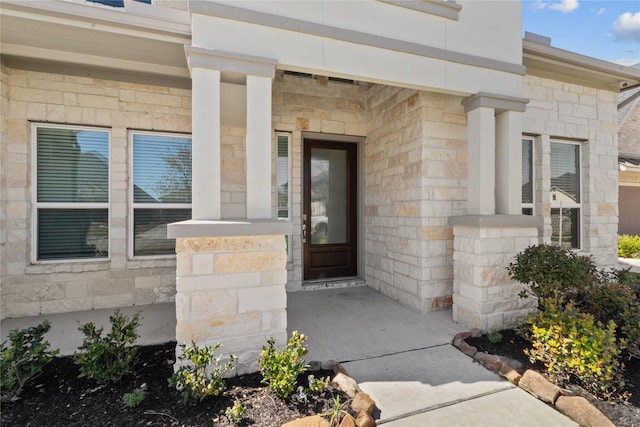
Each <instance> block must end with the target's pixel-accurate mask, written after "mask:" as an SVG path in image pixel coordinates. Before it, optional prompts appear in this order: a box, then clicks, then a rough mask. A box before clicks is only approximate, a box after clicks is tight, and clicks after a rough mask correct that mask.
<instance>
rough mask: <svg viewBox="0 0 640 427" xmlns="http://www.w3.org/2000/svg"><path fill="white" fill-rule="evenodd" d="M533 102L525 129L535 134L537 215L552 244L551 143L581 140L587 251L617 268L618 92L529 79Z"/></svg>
mask: <svg viewBox="0 0 640 427" xmlns="http://www.w3.org/2000/svg"><path fill="white" fill-rule="evenodd" d="M524 97H525V98H529V99H530V102H529V104H528V105H527V110H526V112H525V113H524V115H523V120H522V131H523V133H525V134H529V135H533V136H534V147H535V148H534V153H535V154H534V155H535V159H536V164H535V177H536V178H535V183H536V189H535V206H534V210H535V215H543V216H544V233H543V239H544V241H545V242H547V243H548V242H550V240H551V217H550V214H551V204H550V202H549V200H550V197H549V192H550V178H549V176H550V157H549V155H550V142H551V139H553V140H566V141H570V142H575V141H579V143H580V145H581V147H582V149H581V152H582V159H581V169H582V182H581V189H582V191H581V194H582V227H581V228H582V248H581V250H582V252H584V253H587V254H591V255H593V256H594V260H595V261H596V262H597V263H598V264H599V265H601V266H603V267H607V266H614V265H617V231H618V168H617V164H618V147H617V137H616V132H617V124H616V113H617V104H616V94H615V93H614V92H612V91H608V90H602V89H595V88H591V87H586V86H581V85H576V84H571V83H564V82H561V81H557V80H550V79H547V78H542V77H536V76H530V75H527V76H525V78H524Z"/></svg>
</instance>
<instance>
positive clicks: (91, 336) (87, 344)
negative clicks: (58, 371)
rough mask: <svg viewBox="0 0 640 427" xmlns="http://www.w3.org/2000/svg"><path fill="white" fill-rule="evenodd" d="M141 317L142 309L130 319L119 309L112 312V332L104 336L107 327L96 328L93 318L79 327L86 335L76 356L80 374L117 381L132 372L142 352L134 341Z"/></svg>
mask: <svg viewBox="0 0 640 427" xmlns="http://www.w3.org/2000/svg"><path fill="white" fill-rule="evenodd" d="M140 320H141V315H140V313H139V312H138V313H136V314H135V315H134V316H133V318H132V319H131V320H129V318H128V317H126V316H124V315H122V314H120V310H116V312H115V313H114V314H112V315H111V316H109V322H110V323H111V332H109V333H108V334H107V335H106V336H104V337H103V336H102V332H103V330H104V328H96V326H95V325H94V323H93V322H88V323H85V324H84V325H81V326H80V327H78V330H79V331H80V332H82V333H83V334H84V339H83V341H82V345H81V346H80V348H79V350H80V351H77V352H75V353H74V355H73V359H74V361H75V363H76V364H77V365H79V366H80V376H81V377H87V378H90V379H94V380H97V381H98V382H116V381H119V380H120V379H121V378H122V377H123V376H124V375H126V374H128V373H129V372H131V370H132V369H133V365H134V363H135V356H136V354H137V353H138V349H137V348H136V347H132V345H133V343H135V341H136V339H138V336H139V335H138V332H137V330H138V326H139V325H140Z"/></svg>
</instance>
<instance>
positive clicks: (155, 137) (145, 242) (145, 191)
mask: <svg viewBox="0 0 640 427" xmlns="http://www.w3.org/2000/svg"><path fill="white" fill-rule="evenodd" d="M131 147H132V148H131V150H132V154H131V159H132V174H131V175H132V185H131V191H132V206H133V214H132V215H131V218H132V224H131V225H132V226H131V227H130V228H131V230H132V233H133V235H132V238H131V242H132V245H131V246H132V250H131V252H132V255H133V256H134V257H140V256H159V255H173V254H175V240H174V239H168V238H167V224H169V223H172V222H178V221H184V220H187V219H190V218H191V137H189V136H186V135H174V134H159V133H142V132H132V133H131Z"/></svg>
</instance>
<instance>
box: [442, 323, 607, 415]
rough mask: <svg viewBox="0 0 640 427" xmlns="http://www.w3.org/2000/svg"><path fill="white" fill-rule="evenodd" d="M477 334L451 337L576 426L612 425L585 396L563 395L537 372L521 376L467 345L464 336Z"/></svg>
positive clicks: (509, 367)
mask: <svg viewBox="0 0 640 427" xmlns="http://www.w3.org/2000/svg"><path fill="white" fill-rule="evenodd" d="M480 335H482V334H481V333H480V330H478V329H473V330H471V331H469V332H460V333H458V334H456V335H455V336H454V337H453V340H452V345H453V346H454V347H456V348H457V349H458V350H460V351H461V352H463V353H464V354H466V355H467V356H469V357H471V358H472V359H473V360H474V361H475V362H478V363H480V364H481V365H482V366H484V367H485V368H487V369H489V370H490V371H493V372H495V373H496V374H498V375H500V376H502V377H504V378H506V379H507V380H508V381H509V382H511V383H513V384H515V385H517V386H518V387H520V388H521V389H523V390H524V391H526V392H527V393H529V394H531V395H532V396H534V397H535V398H537V399H540V400H542V401H543V402H547V403H549V404H551V405H553V406H554V407H555V408H556V410H558V411H560V412H562V413H563V414H564V415H566V416H567V417H569V418H571V419H572V420H573V421H575V422H576V423H578V424H579V425H581V426H590V427H615V425H614V424H613V423H612V422H611V420H609V418H607V417H606V415H604V414H603V413H602V412H601V411H600V410H599V409H598V408H596V407H595V406H593V405H592V404H591V403H590V402H589V401H588V400H587V399H584V398H577V399H576V397H578V396H567V395H563V394H562V389H560V388H559V387H558V386H556V385H555V384H553V383H551V382H549V381H548V380H547V379H546V378H544V377H543V376H542V375H540V374H539V373H538V372H536V371H533V370H530V369H528V370H527V371H525V372H524V374H523V375H520V373H519V372H518V371H516V370H515V369H514V368H512V367H511V366H509V364H508V363H506V362H504V361H503V360H502V359H500V357H498V356H494V355H492V354H489V353H486V352H479V351H478V350H477V349H476V347H473V346H471V345H469V344H467V342H466V339H467V338H470V337H479V336H480Z"/></svg>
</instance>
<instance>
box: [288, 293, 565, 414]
mask: <svg viewBox="0 0 640 427" xmlns="http://www.w3.org/2000/svg"><path fill="white" fill-rule="evenodd" d="M288 298H289V302H288V307H289V309H288V322H289V333H291V332H292V331H293V330H298V331H300V332H302V333H304V334H306V335H308V336H309V340H308V344H309V348H310V350H309V354H308V355H307V360H321V361H322V360H327V359H335V360H338V361H340V362H341V363H342V365H343V367H344V368H345V369H346V370H347V372H348V373H349V375H350V376H351V377H353V378H354V379H355V380H356V381H358V383H359V385H360V388H361V389H362V390H363V391H364V392H366V393H368V394H369V395H370V396H371V397H372V398H373V400H374V401H375V402H376V404H377V407H378V409H379V413H378V414H377V417H376V418H377V422H378V425H383V426H398V427H399V426H402V427H422V426H426V425H428V426H443V427H444V426H447V427H448V426H476V427H482V426H487V427H488V426H491V427H502V426H504V427H507V426H509V427H513V426H519V427H538V426H542V425H544V426H558V427H563V426H577V424H576V423H575V422H573V421H571V420H570V419H569V418H567V417H565V416H564V415H562V414H560V413H559V412H557V411H556V410H555V409H554V408H552V407H550V406H548V405H546V404H545V403H543V402H541V401H539V400H538V399H536V398H534V397H532V396H531V395H529V394H528V393H527V392H525V391H523V390H521V389H519V388H518V387H516V386H514V385H513V384H511V383H510V382H508V381H506V380H504V379H503V378H501V377H500V376H498V375H496V374H494V373H493V372H490V371H488V370H487V369H485V368H484V367H482V366H481V365H479V364H477V363H474V362H473V361H472V359H471V358H470V357H468V356H466V355H465V354H463V353H462V352H460V351H459V350H457V349H456V348H455V347H453V345H451V341H452V339H453V336H454V335H455V334H456V333H457V332H461V331H462V328H460V327H459V326H458V325H456V324H455V323H453V321H452V320H451V311H449V310H443V311H438V312H434V313H429V314H427V315H420V314H418V313H415V312H413V311H411V310H409V309H407V308H405V307H403V306H401V305H399V304H398V303H396V302H394V301H393V300H391V299H390V298H387V297H386V296H384V295H381V294H379V293H377V292H375V291H374V290H372V289H371V288H368V287H358V288H343V289H334V290H321V291H309V292H296V293H290V294H289V295H288Z"/></svg>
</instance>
